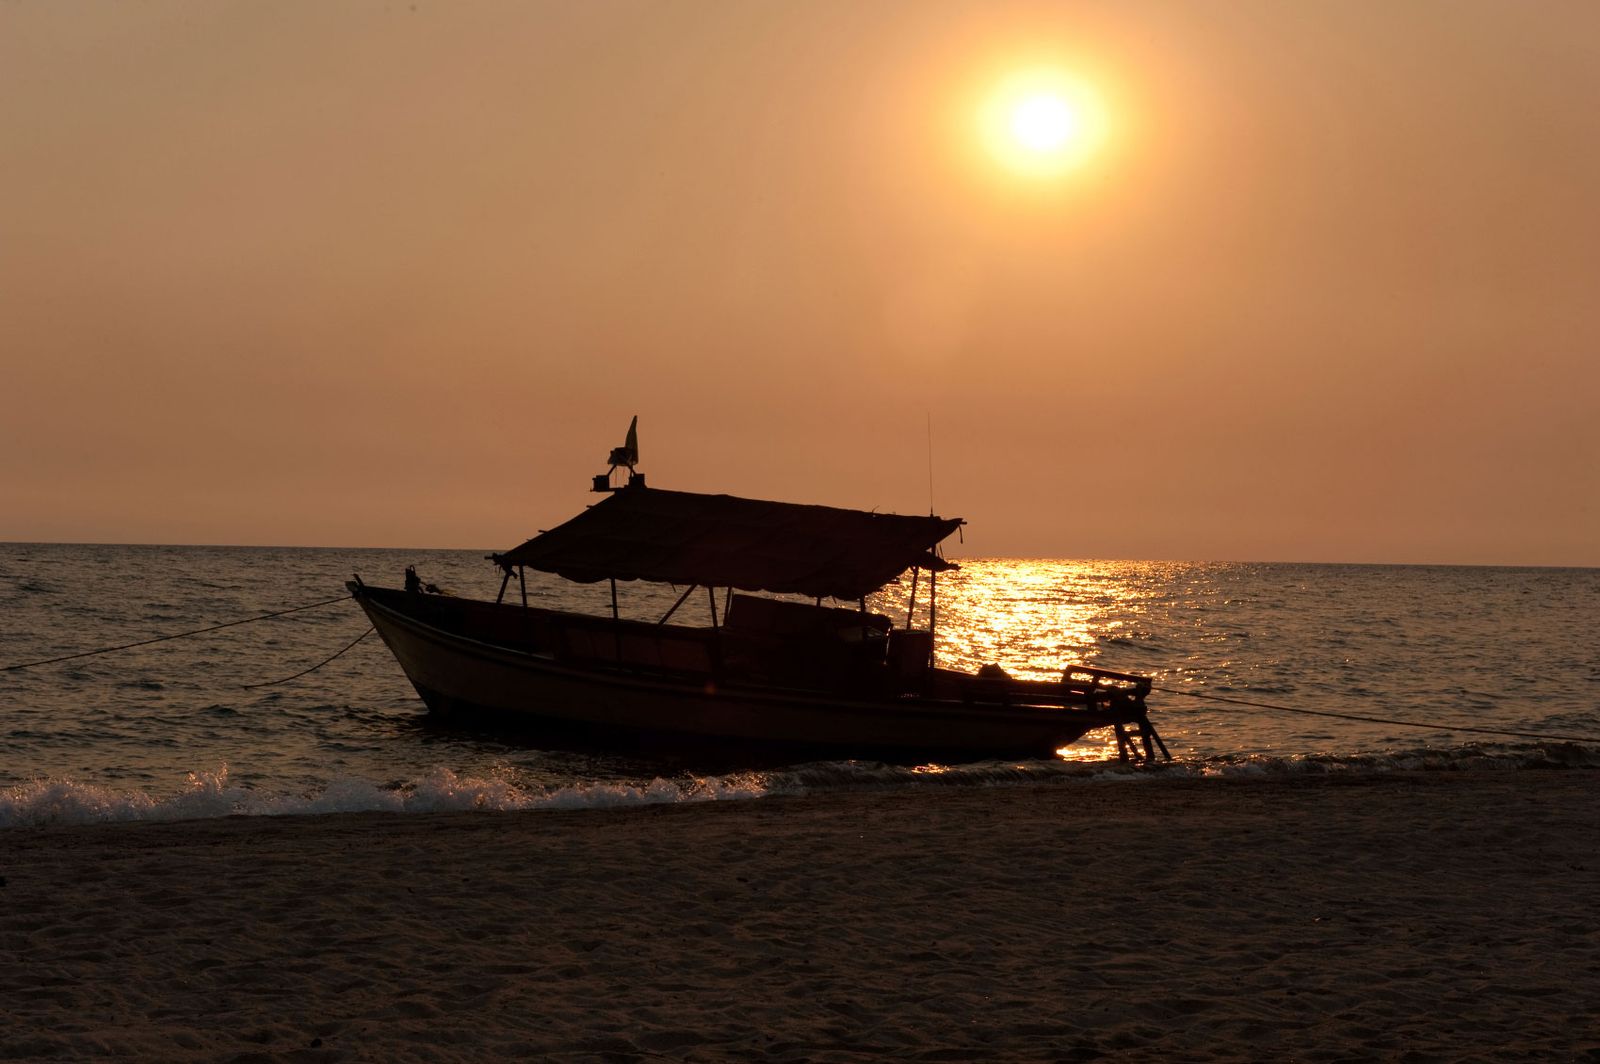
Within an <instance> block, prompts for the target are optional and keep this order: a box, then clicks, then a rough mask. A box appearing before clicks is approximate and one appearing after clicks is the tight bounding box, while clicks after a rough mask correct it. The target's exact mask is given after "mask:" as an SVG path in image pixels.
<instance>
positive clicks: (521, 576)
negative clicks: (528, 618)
mask: <svg viewBox="0 0 1600 1064" xmlns="http://www.w3.org/2000/svg"><path fill="white" fill-rule="evenodd" d="M517 586H518V587H519V588H521V589H522V608H523V609H527V608H528V571H527V568H526V567H525V566H521V565H519V566H517Z"/></svg>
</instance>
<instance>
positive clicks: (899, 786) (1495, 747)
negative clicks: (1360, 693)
mask: <svg viewBox="0 0 1600 1064" xmlns="http://www.w3.org/2000/svg"><path fill="white" fill-rule="evenodd" d="M1529 769H1600V748H1596V747H1592V746H1583V745H1580V744H1577V743H1530V744H1477V743H1474V744H1467V745H1463V746H1460V747H1455V748H1451V749H1438V748H1416V749H1411V750H1401V751H1389V752H1384V753H1372V754H1356V755H1349V754H1340V755H1334V754H1310V755H1296V756H1292V757H1273V756H1263V755H1249V756H1228V757H1209V758H1191V759H1179V760H1177V761H1173V762H1169V763H1158V764H1154V765H1143V764H1137V763H1131V762H1123V761H1117V760H1080V761H1072V760H1055V761H1029V762H984V763H980V764H972V765H957V766H944V765H919V766H901V765H887V764H882V763H879V762H866V761H829V762H816V763H811V764H805V765H795V766H791V767H789V768H784V769H778V770H772V771H762V772H731V773H726V774H724V775H720V776H718V775H708V776H682V777H675V778H671V779H668V778H664V777H656V778H654V779H650V780H639V781H617V780H610V781H603V780H596V781H588V782H580V783H573V784H567V785H560V786H555V785H529V784H524V783H520V782H518V781H517V780H516V779H514V778H512V777H511V776H508V775H501V774H496V773H489V774H485V775H472V774H460V773H456V772H454V771H452V770H450V769H447V768H436V769H434V770H433V771H431V772H430V773H428V774H427V775H426V776H423V777H421V778H419V779H415V780H411V781H407V782H403V783H398V784H396V783H388V784H380V783H376V782H373V781H370V780H363V779H353V778H341V779H334V780H330V781H329V782H327V783H326V784H325V785H323V786H322V787H321V789H320V790H318V791H316V792H315V793H311V794H301V795H290V794H272V793H264V792H261V791H257V790H254V789H252V788H249V787H244V786H239V785H236V784H233V783H230V782H229V779H228V768H227V766H226V765H223V766H222V767H220V768H219V769H218V770H217V771H215V772H191V773H189V774H188V782H187V785H186V786H184V787H183V788H181V789H180V790H179V791H177V792H176V793H173V794H168V795H153V794H150V793H149V792H147V791H142V790H117V789H115V788H111V787H105V786H100V785H97V784H92V783H83V782H79V781H75V780H72V779H65V778H53V779H40V780H34V781H32V782H29V783H25V784H20V785H16V786H12V787H9V788H6V789H4V790H0V829H3V828H27V827H48V826H56V825H81V824H101V823H138V822H153V821H174V820H203V819H212V818H216V817H225V816H268V817H283V816H315V815H323V814H333V813H445V812H525V811H541V810H544V811H554V810H582V809H616V808H627V807H633V806H647V805H674V804H683V803H696V802H714V801H744V800H751V799H757V798H765V797H776V796H790V797H799V796H805V795H814V794H828V793H841V792H861V791H890V790H895V791H898V790H916V789H922V788H946V787H979V788H982V787H1006V786H1026V785H1040V784H1051V783H1060V784H1071V783H1116V782H1119V781H1121V782H1148V783H1154V782H1158V781H1160V780H1175V779H1189V780H1195V779H1198V780H1206V779H1233V780H1247V779H1262V780H1269V779H1276V780H1289V779H1300V778H1307V779H1309V778H1316V777H1325V776H1330V775H1341V776H1361V775H1381V774H1389V773H1399V772H1482V771H1518V770H1529Z"/></svg>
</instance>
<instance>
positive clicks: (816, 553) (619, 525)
mask: <svg viewBox="0 0 1600 1064" xmlns="http://www.w3.org/2000/svg"><path fill="white" fill-rule="evenodd" d="M961 524H962V522H961V520H960V519H958V518H943V517H903V516H900V515H898V514H877V513H866V512H864V511H861V510H841V509H836V508H834V507H831V506H802V505H799V504H796V503H787V502H763V501H760V500H757V499H740V498H735V497H734V496H732V495H698V494H694V493H692V492H686V491H662V490H660V489H659V488H646V487H642V486H630V487H627V488H624V489H622V490H620V491H617V492H614V493H612V494H611V495H610V496H608V497H607V498H606V499H604V500H603V501H601V502H599V503H597V504H595V505H594V506H591V507H590V508H589V509H587V510H585V511H584V512H583V513H581V514H579V515H578V516H577V517H574V518H573V519H572V520H570V521H568V522H566V523H565V524H563V525H558V526H557V527H555V528H552V529H551V530H550V531H548V532H543V533H540V534H539V535H537V536H535V537H534V538H533V539H530V540H528V542H526V543H524V544H522V545H521V546H520V547H516V548H514V549H512V550H509V551H507V552H506V553H504V554H495V555H491V557H492V558H493V560H494V561H495V562H496V563H497V564H499V565H501V566H504V567H506V568H507V569H508V570H509V568H510V567H512V566H517V565H525V566H527V567H528V568H530V569H537V570H540V571H541V572H546V573H555V574H557V575H558V576H562V577H565V578H566V579H568V580H573V581H576V582H578V583H585V584H587V583H593V582H594V581H596V580H605V579H608V578H615V579H617V580H650V581H655V582H657V583H663V584H678V585H689V584H701V585H705V586H708V587H734V588H738V589H740V590H741V591H768V592H791V593H796V594H801V595H809V596H812V597H818V596H822V597H829V598H838V599H857V598H860V597H862V596H863V595H866V594H869V593H870V592H873V591H876V590H877V589H878V588H880V587H882V586H883V585H884V584H887V583H888V582H889V581H891V580H893V579H895V578H896V577H898V576H899V575H900V574H901V573H903V572H905V571H906V570H907V569H909V568H911V567H912V566H914V565H921V566H925V567H926V566H931V565H934V564H935V563H937V564H938V565H939V566H940V567H950V566H949V563H946V562H943V560H942V559H936V558H935V557H933V556H932V555H930V554H929V552H930V551H931V550H932V548H933V547H934V546H936V545H937V544H938V543H939V542H940V541H941V540H943V539H944V538H945V537H946V536H948V535H950V533H952V532H954V531H955V530H956V528H957V527H959V526H960V525H961Z"/></svg>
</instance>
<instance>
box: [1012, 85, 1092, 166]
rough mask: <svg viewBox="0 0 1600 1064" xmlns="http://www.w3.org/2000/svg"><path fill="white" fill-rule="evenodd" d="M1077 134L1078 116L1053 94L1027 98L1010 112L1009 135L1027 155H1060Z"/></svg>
mask: <svg viewBox="0 0 1600 1064" xmlns="http://www.w3.org/2000/svg"><path fill="white" fill-rule="evenodd" d="M1077 131H1078V116H1077V114H1076V113H1075V112H1074V111H1073V110H1072V108H1071V107H1070V106H1068V104H1067V101H1066V100H1063V99H1062V98H1061V97H1059V96H1057V95H1055V94H1054V93H1048V92H1041V93H1038V94H1036V95H1033V96H1029V97H1026V98H1025V99H1023V100H1022V101H1021V102H1019V103H1018V104H1017V105H1016V106H1015V107H1013V108H1012V109H1011V135H1012V136H1014V137H1016V138H1017V143H1018V144H1021V145H1022V146H1023V147H1024V148H1027V149H1028V150H1029V151H1037V152H1051V151H1060V150H1061V149H1062V148H1063V147H1065V146H1066V143H1067V141H1069V140H1071V139H1072V135H1073V134H1074V133H1076V132H1077Z"/></svg>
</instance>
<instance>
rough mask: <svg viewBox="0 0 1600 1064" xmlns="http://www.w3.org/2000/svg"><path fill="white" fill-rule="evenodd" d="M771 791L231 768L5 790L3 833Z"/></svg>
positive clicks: (740, 780)
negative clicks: (159, 788) (122, 785)
mask: <svg viewBox="0 0 1600 1064" xmlns="http://www.w3.org/2000/svg"><path fill="white" fill-rule="evenodd" d="M767 793H768V790H767V788H766V787H765V785H764V783H763V782H762V780H761V778H760V777H759V776H755V775H742V776H730V777H717V776H707V777H695V778H693V779H689V780H685V781H677V780H667V779H659V778H658V779H654V780H651V781H650V782H648V783H644V784H628V783H603V782H593V783H577V784H572V785H570V786H565V787H555V788H534V787H524V786H519V785H517V784H516V783H515V782H514V781H512V780H509V779H506V778H503V777H499V776H493V775H491V776H473V775H460V774H457V773H455V772H453V771H451V770H450V769H447V768H436V769H434V770H433V771H432V772H430V773H429V774H428V775H427V776H425V777H423V778H421V779H418V780H414V781H411V782H409V783H407V784H404V785H402V786H400V787H392V786H382V785H379V784H377V783H373V782H371V781H369V780H361V779H337V780H333V781H330V782H329V783H328V784H327V785H326V786H325V787H323V789H322V790H321V791H320V792H318V793H315V794H311V795H281V794H263V793H260V792H257V791H254V790H252V789H250V788H247V787H239V786H235V785H232V784H230V783H229V782H228V768H227V766H226V765H223V766H222V767H221V768H219V769H218V770H217V771H216V772H191V773H189V777H188V784H187V786H186V787H184V788H183V789H182V790H180V791H178V792H177V793H175V794H171V795H166V796H156V795H151V794H149V793H147V792H144V791H117V790H114V789H112V788H109V787H102V786H99V785H96V784H92V783H80V782H77V781H75V780H71V779H43V780H34V781H32V782H30V783H25V784H21V785H18V786H14V787H9V788H6V789H5V790H3V791H0V828H8V827H44V826H48V825H56V824H98V823H107V822H132V821H169V820H199V819H207V818H211V817H223V816H311V815H317V814H325V813H373V812H381V813H441V812H460V811H482V812H510V811H517V810H535V809H605V808H614V807H618V806H629V805H664V804H673V803H678V802H707V801H736V800H741V799H749V798H760V797H762V796H764V795H766V794H767Z"/></svg>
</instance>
